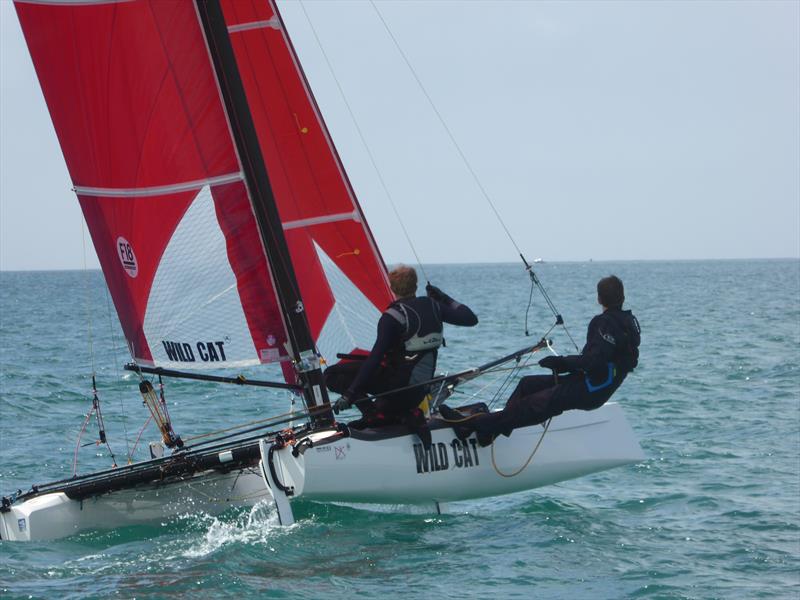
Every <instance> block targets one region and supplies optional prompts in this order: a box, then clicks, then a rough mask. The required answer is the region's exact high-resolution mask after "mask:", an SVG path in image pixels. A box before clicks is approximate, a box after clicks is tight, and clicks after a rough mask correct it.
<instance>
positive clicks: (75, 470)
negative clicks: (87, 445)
mask: <svg viewBox="0 0 800 600" xmlns="http://www.w3.org/2000/svg"><path fill="white" fill-rule="evenodd" d="M93 412H94V406H92V408H91V409H90V410H89V412H88V413H86V418H85V419H84V420H83V427H81V431H80V433H79V434H78V441H77V443H76V444H75V454H74V455H73V457H72V476H73V477H75V476H76V475H77V474H78V449H79V448H80V447H81V438H82V437H83V432H84V431H86V426H87V425H88V424H89V420H90V419H91V418H92V413H93Z"/></svg>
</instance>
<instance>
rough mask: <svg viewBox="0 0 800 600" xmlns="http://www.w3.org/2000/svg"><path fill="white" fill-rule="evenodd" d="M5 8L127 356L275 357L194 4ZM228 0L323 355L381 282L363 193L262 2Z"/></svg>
mask: <svg viewBox="0 0 800 600" xmlns="http://www.w3.org/2000/svg"><path fill="white" fill-rule="evenodd" d="M16 7H17V13H18V15H19V19H20V23H21V25H22V29H23V32H24V33H25V37H26V41H27V44H28V47H29V50H30V53H31V56H32V58H33V62H34V66H35V67H36V71H37V74H38V76H39V81H40V83H41V86H42V90H43V92H44V96H45V99H46V101H47V104H48V108H49V110H50V114H51V117H52V119H53V123H54V125H55V129H56V132H57V134H58V137H59V141H60V143H61V148H62V150H63V152H64V157H65V160H66V162H67V166H68V169H69V172H70V175H71V177H72V180H73V183H74V186H75V191H76V193H77V195H78V199H79V201H80V204H81V207H82V210H83V213H84V216H85V218H86V221H87V223H88V226H89V230H90V232H91V235H92V240H93V242H94V245H95V249H96V251H97V254H98V257H99V259H100V263H101V266H102V268H103V272H104V275H105V278H106V282H107V284H108V287H109V290H110V292H111V295H112V298H113V300H114V304H115V307H116V309H117V313H118V315H119V317H120V321H121V323H122V327H123V331H124V333H125V336H126V338H127V340H128V343H129V345H130V348H131V351H132V354H133V356H134V358H135V360H137V361H138V362H140V363H143V364H154V365H157V366H167V367H181V368H191V367H195V368H201V367H214V366H218V367H221V366H245V365H251V364H257V363H265V362H273V361H277V360H281V359H283V358H284V357H286V350H285V346H284V344H285V341H286V331H285V328H284V324H283V320H282V318H281V315H280V310H279V308H278V303H277V301H276V298H275V293H274V290H273V287H272V284H271V280H270V273H269V268H268V266H267V260H266V257H265V254H264V249H263V246H262V244H261V241H260V235H259V232H258V229H257V225H256V222H255V219H254V216H253V212H252V208H251V205H250V200H249V198H248V195H247V190H246V186H245V184H244V181H243V177H242V174H241V168H240V165H239V162H238V158H237V155H236V152H235V150H234V145H233V143H232V139H231V133H230V128H229V126H228V121H227V118H226V115H225V111H224V107H223V103H222V101H221V99H220V96H219V91H218V88H217V83H216V79H215V75H214V71H213V67H212V64H211V60H210V58H209V53H208V50H207V47H206V42H205V39H204V36H203V33H202V29H201V27H200V24H199V21H198V16H197V14H196V10H195V7H194V3H193V2H191V1H190V0H181V1H174V2H173V1H169V2H166V1H160V0H135V1H126V2H114V1H108V2H97V1H94V0H92V1H80V2H78V1H74V2H70V1H67V2H63V1H61V2H48V1H42V0H36V1H35V2H26V1H24V0H18V1H17V2H16ZM256 7H257V8H258V10H256ZM225 10H226V17H228V16H229V15H230V17H229V18H231V19H232V23H231V27H230V30H231V37H232V39H233V41H234V47H235V48H236V53H237V60H238V62H239V63H240V68H241V69H242V76H243V79H244V80H245V84H246V88H247V94H248V99H249V101H250V103H251V107H252V110H253V115H254V118H255V121H256V126H257V129H258V135H259V139H260V143H261V145H262V149H263V151H264V155H265V161H266V163H267V164H266V167H267V172H268V173H269V176H270V179H271V182H272V185H273V187H274V191H275V196H276V198H277V202H278V205H279V206H278V208H279V211H280V215H281V218H282V220H283V222H284V228H285V231H286V234H287V238H288V243H289V246H290V251H291V254H292V261H293V263H294V266H295V271H296V273H297V276H298V280H299V283H300V287H301V293H302V296H303V298H304V304H305V306H306V310H307V312H308V317H309V321H310V325H311V328H312V334H313V336H314V338H315V339H316V340H317V341H318V344H319V348H320V350H321V352H322V354H323V356H325V357H327V358H329V359H332V358H333V356H334V354H335V352H342V351H344V352H347V351H350V350H352V349H353V348H356V347H366V346H367V345H368V344H369V343H370V342H371V337H372V336H373V335H374V323H375V320H376V319H377V315H378V311H379V309H382V308H383V307H384V306H385V305H386V304H388V303H389V302H390V301H391V298H392V297H391V292H390V291H389V288H388V285H387V281H386V273H385V268H384V266H383V263H382V261H381V259H380V256H379V254H378V252H377V249H376V247H375V244H374V242H373V240H372V237H371V235H370V233H369V230H368V229H367V226H366V222H365V220H364V218H363V215H362V214H361V210H360V209H359V207H358V204H357V202H356V200H355V198H354V195H353V193H352V191H351V189H350V186H349V184H348V182H347V179H346V176H345V175H344V171H343V169H342V168H341V165H340V163H339V160H338V157H337V156H336V153H335V150H334V148H333V145H332V144H331V143H330V140H329V138H328V135H327V132H326V130H325V127H324V124H323V123H322V119H321V117H320V115H319V112H318V110H317V109H316V106H315V104H314V101H313V99H312V97H311V94H310V91H309V89H308V87H307V85H306V83H305V80H304V78H303V75H302V72H301V70H300V68H299V66H298V65H297V63H296V60H295V58H294V53H293V52H292V50H291V46H290V43H289V40H288V37H286V35H285V33H284V31H283V29H282V28H281V27H278V28H277V29H272V28H269V29H268V30H267V29H264V30H260V28H258V27H257V26H254V24H255V23H257V21H258V20H265V21H269V20H270V19H273V22H279V19H276V13H275V12H274V8H273V7H272V6H269V5H267V4H265V3H263V2H253V3H250V2H243V3H242V4H241V6H240V5H239V3H238V2H237V3H233V4H231V5H226V6H225ZM236 11H239V12H241V13H242V16H243V18H241V19H238V18H237V17H236V15H235V13H236ZM262 14H263V15H265V18H264V19H261V16H260V15H262ZM254 16H255V17H257V19H256V21H254V20H253V19H252V17H254ZM237 26H238V27H237ZM268 31H269V32H272V33H275V34H276V35H275V36H272V37H271V38H269V39H267V38H265V37H264V34H266V33H267V32H268ZM250 45H255V46H254V47H253V48H250ZM243 53H244V54H249V55H250V56H249V57H245V56H243ZM298 124H299V125H298ZM290 126H293V127H294V129H291V127H290Z"/></svg>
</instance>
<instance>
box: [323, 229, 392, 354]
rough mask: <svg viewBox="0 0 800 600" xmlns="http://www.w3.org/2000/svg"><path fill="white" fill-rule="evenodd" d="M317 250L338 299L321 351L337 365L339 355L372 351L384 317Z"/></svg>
mask: <svg viewBox="0 0 800 600" xmlns="http://www.w3.org/2000/svg"><path fill="white" fill-rule="evenodd" d="M314 247H315V248H316V250H317V256H319V261H320V264H321V265H322V270H323V271H324V272H325V277H326V278H327V280H328V285H329V286H330V288H331V292H333V297H334V304H333V308H332V309H331V312H330V314H329V315H328V318H327V319H326V320H325V325H323V326H322V331H321V332H320V334H319V337H318V338H317V350H319V353H320V354H321V355H322V357H323V358H325V360H327V361H328V364H333V363H334V362H336V353H337V352H342V353H346V352H351V351H352V350H354V349H356V348H362V349H366V350H369V349H370V348H372V345H373V344H374V343H375V335H376V331H377V329H376V328H377V326H378V319H380V316H381V313H380V311H379V310H378V309H377V308H375V305H374V304H372V302H370V301H369V298H367V297H366V296H365V295H364V294H363V293H362V292H361V290H359V289H358V287H356V286H355V285H354V284H353V282H352V281H350V279H349V278H348V277H347V275H345V274H344V273H343V272H342V270H341V269H340V268H339V267H338V266H336V263H335V262H333V261H332V260H331V258H330V257H329V256H328V255H327V254H325V252H324V251H323V250H322V248H320V247H319V246H318V245H317V244H316V243H315V244H314Z"/></svg>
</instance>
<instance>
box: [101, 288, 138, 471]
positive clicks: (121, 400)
mask: <svg viewBox="0 0 800 600" xmlns="http://www.w3.org/2000/svg"><path fill="white" fill-rule="evenodd" d="M104 287H105V290H106V313H107V314H108V330H109V332H110V334H111V351H112V352H113V354H114V373H115V374H116V376H117V379H120V372H119V357H118V356H117V336H116V334H115V333H114V321H113V318H112V317H111V302H110V301H109V295H110V294H109V291H108V286H107V285H106V286H104ZM116 392H117V398H118V399H119V407H120V412H121V413H122V434H123V435H124V436H125V452H126V453H127V455H128V464H130V463H131V461H132V459H133V451H132V450H131V442H130V440H129V439H128V424H127V422H128V416H127V414H126V413H125V400H124V394H120V393H119V390H118V389H117V390H116Z"/></svg>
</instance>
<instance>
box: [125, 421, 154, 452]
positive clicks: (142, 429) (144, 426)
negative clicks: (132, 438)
mask: <svg viewBox="0 0 800 600" xmlns="http://www.w3.org/2000/svg"><path fill="white" fill-rule="evenodd" d="M152 420H153V415H148V416H147V420H146V421H145V422H144V425H142V428H141V429H140V430H139V435H137V436H136V443H135V444H134V445H133V450H131V451H130V453H129V455H128V464H131V463H132V462H133V460H132V459H131V456H132V455H133V453H134V452H136V448H137V446H139V440H140V439H142V434H143V433H144V430H145V429H146V428H147V426H148V425H149V424H150V421H152Z"/></svg>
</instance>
